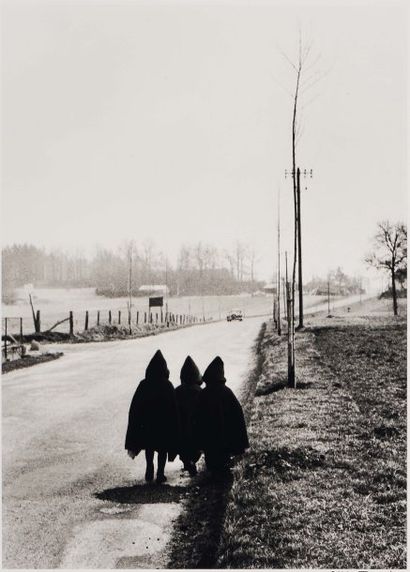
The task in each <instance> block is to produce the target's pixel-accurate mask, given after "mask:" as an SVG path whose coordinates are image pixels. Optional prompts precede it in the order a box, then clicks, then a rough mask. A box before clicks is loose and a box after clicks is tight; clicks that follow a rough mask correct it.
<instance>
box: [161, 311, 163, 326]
mask: <svg viewBox="0 0 410 572" xmlns="http://www.w3.org/2000/svg"><path fill="white" fill-rule="evenodd" d="M163 321H164V314H163V313H162V310H161V324H162V322H163Z"/></svg>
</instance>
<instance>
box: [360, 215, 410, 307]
mask: <svg viewBox="0 0 410 572" xmlns="http://www.w3.org/2000/svg"><path fill="white" fill-rule="evenodd" d="M373 242H374V246H373V251H372V252H371V253H370V254H368V255H367V256H366V258H365V260H366V262H367V263H368V264H369V265H370V266H373V267H374V268H378V269H381V270H385V271H387V272H388V273H389V274H390V279H391V291H392V298H393V313H394V315H395V316H397V289H396V280H397V275H398V274H399V275H400V274H403V273H404V272H407V226H406V225H405V224H403V223H400V222H398V223H395V224H392V223H390V222H389V221H387V220H386V221H382V222H379V223H378V224H377V232H376V234H375V236H374V239H373Z"/></svg>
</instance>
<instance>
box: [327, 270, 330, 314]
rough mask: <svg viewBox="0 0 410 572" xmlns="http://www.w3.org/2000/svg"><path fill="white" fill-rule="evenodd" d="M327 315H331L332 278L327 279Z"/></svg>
mask: <svg viewBox="0 0 410 572" xmlns="http://www.w3.org/2000/svg"><path fill="white" fill-rule="evenodd" d="M327 317H328V318H329V317H330V280H329V278H328V279H327Z"/></svg>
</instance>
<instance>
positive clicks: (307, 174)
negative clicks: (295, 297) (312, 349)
mask: <svg viewBox="0 0 410 572" xmlns="http://www.w3.org/2000/svg"><path fill="white" fill-rule="evenodd" d="M288 174H289V175H290V174H291V175H292V177H293V178H294V177H295V175H296V205H295V206H296V208H295V217H296V221H295V222H296V225H295V226H296V229H295V232H296V239H297V252H296V258H297V264H298V292H299V325H298V327H297V329H298V330H300V329H301V328H303V277H302V222H301V221H302V216H301V201H300V174H301V171H300V168H299V167H298V168H297V169H296V173H295V171H294V170H292V171H291V172H290V173H289V171H287V170H285V177H287V175H288ZM303 176H304V178H306V177H310V178H313V169H310V171H308V170H306V169H304V170H303Z"/></svg>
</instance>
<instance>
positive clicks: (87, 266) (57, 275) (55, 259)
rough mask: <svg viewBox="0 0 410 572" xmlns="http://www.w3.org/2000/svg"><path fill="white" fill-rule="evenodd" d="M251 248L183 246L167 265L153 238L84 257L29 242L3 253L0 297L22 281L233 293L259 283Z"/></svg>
mask: <svg viewBox="0 0 410 572" xmlns="http://www.w3.org/2000/svg"><path fill="white" fill-rule="evenodd" d="M256 260H257V259H256V254H255V250H254V249H253V248H251V247H250V246H249V245H247V244H244V243H242V242H240V241H236V243H235V245H234V246H233V248H232V249H231V250H229V251H228V250H222V249H218V248H217V247H215V246H214V245H212V244H204V243H202V242H198V243H196V244H184V245H182V246H181V248H180V250H179V255H178V259H177V262H176V264H175V265H172V264H171V263H170V262H169V260H168V259H167V257H166V256H165V254H164V253H163V252H162V251H161V250H159V249H158V248H157V247H156V246H155V244H154V242H153V241H152V240H146V241H144V242H142V243H137V242H136V241H127V242H124V243H123V244H122V245H121V246H120V247H119V248H117V249H115V250H113V249H107V248H102V247H97V249H96V251H95V253H94V255H93V256H92V257H91V258H87V257H86V256H85V255H84V254H83V253H82V252H81V251H80V250H77V251H75V252H72V253H66V252H62V251H61V250H53V251H51V252H47V251H46V250H45V249H44V248H38V247H36V246H34V245H32V244H13V245H11V246H6V247H5V248H3V251H2V299H3V301H4V302H12V300H13V292H14V290H15V289H16V288H18V287H22V286H24V285H25V284H33V286H43V287H66V288H68V287H71V288H72V287H95V288H96V291H97V293H98V294H101V295H105V296H112V297H114V296H127V295H129V293H130V290H131V293H132V295H133V296H136V295H138V294H139V292H138V289H139V287H140V286H142V285H152V284H166V285H167V286H168V288H169V293H170V294H171V295H200V294H204V295H205V294H207V295H210V294H237V293H240V292H253V291H255V290H257V289H259V288H261V287H262V285H263V282H260V281H258V280H257V279H256V274H255V266H256Z"/></svg>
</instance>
